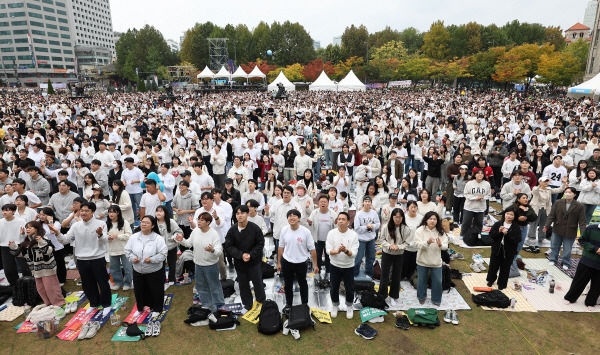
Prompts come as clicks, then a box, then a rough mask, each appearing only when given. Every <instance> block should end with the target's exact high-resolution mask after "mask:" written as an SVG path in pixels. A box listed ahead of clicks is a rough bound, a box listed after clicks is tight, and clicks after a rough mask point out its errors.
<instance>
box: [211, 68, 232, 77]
mask: <svg viewBox="0 0 600 355" xmlns="http://www.w3.org/2000/svg"><path fill="white" fill-rule="evenodd" d="M217 78H227V79H230V78H231V74H230V73H229V72H228V71H227V69H225V66H224V65H223V66H222V67H221V70H219V72H218V73H217V74H215V79H217Z"/></svg>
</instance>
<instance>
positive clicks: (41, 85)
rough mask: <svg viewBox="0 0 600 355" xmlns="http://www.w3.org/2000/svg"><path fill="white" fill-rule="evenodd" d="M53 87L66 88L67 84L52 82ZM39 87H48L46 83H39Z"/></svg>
mask: <svg viewBox="0 0 600 355" xmlns="http://www.w3.org/2000/svg"><path fill="white" fill-rule="evenodd" d="M52 87H53V88H54V89H66V88H67V84H65V83H52ZM40 89H48V83H40Z"/></svg>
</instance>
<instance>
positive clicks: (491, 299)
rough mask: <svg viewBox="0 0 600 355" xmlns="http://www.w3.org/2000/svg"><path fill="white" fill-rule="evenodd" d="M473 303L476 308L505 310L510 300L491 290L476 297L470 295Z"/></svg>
mask: <svg viewBox="0 0 600 355" xmlns="http://www.w3.org/2000/svg"><path fill="white" fill-rule="evenodd" d="M472 297H473V302H475V304H476V305H478V306H486V307H495V308H507V307H508V306H510V300H509V299H508V296H506V295H505V294H504V293H502V291H500V290H491V291H487V292H482V293H480V294H478V295H472Z"/></svg>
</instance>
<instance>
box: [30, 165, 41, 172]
mask: <svg viewBox="0 0 600 355" xmlns="http://www.w3.org/2000/svg"><path fill="white" fill-rule="evenodd" d="M32 170H33V171H37V172H38V173H39V172H40V171H41V170H40V168H38V167H37V166H30V167H29V171H32Z"/></svg>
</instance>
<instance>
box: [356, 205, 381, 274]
mask: <svg viewBox="0 0 600 355" xmlns="http://www.w3.org/2000/svg"><path fill="white" fill-rule="evenodd" d="M372 203H373V200H372V199H371V197H370V196H368V195H365V196H364V197H363V199H362V208H361V209H360V210H358V211H356V216H355V217H354V231H355V232H356V234H357V235H358V241H359V247H358V252H357V254H356V259H355V262H354V278H357V277H358V276H359V274H360V265H361V263H362V261H363V258H365V257H366V260H365V275H366V276H367V277H370V278H373V263H374V262H375V237H376V235H377V231H378V230H379V227H380V226H381V222H380V221H379V216H378V215H377V211H375V209H373V208H372Z"/></svg>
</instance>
